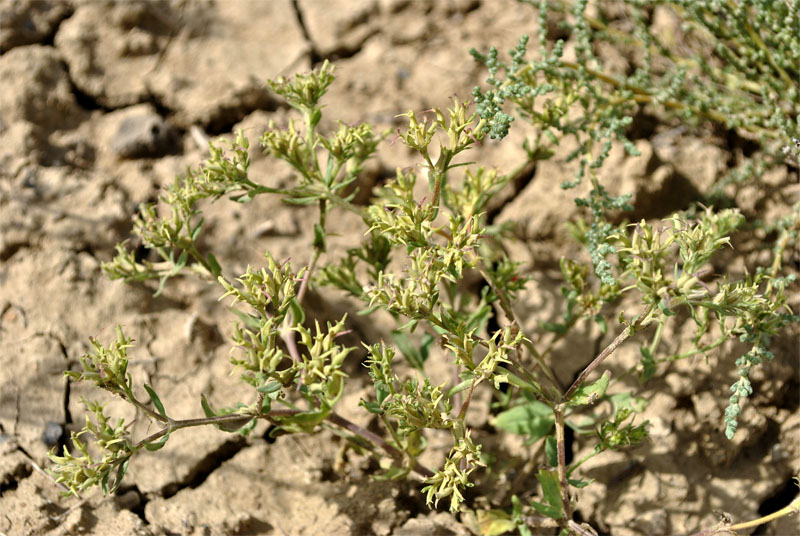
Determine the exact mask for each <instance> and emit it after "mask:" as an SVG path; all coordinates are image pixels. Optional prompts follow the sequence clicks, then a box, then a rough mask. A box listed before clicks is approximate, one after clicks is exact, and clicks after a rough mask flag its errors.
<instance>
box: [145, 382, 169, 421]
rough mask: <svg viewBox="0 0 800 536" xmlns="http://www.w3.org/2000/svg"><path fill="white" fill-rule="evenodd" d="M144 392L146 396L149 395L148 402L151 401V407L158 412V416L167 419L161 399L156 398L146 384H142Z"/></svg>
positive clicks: (154, 393)
mask: <svg viewBox="0 0 800 536" xmlns="http://www.w3.org/2000/svg"><path fill="white" fill-rule="evenodd" d="M144 390H145V391H147V394H148V395H150V400H152V401H153V405H154V406H155V407H156V409H157V410H158V413H159V415H161V416H162V417H164V418H166V419H168V418H169V417H167V413H166V412H165V411H164V404H162V403H161V399H160V398H158V395H157V394H156V392H155V391H153V388H152V387H150V386H149V385H147V384H144Z"/></svg>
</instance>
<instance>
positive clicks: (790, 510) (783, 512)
mask: <svg viewBox="0 0 800 536" xmlns="http://www.w3.org/2000/svg"><path fill="white" fill-rule="evenodd" d="M798 512H800V498H797V499H795V500H794V501H792V503H791V504H789V505H788V506H784V507H783V508H781V509H780V510H778V511H777V512H773V513H771V514H769V515H767V516H764V517H759V518H758V519H754V520H752V521H746V522H744V523H736V524H735V525H723V526H717V527H714V528H713V529H706V530H701V531H700V532H695V533H694V534H692V536H713V535H714V534H721V533H727V534H736V531H739V530H745V529H752V528H754V527H758V526H759V525H763V524H765V523H769V522H770V521H775V520H776V519H780V518H782V517H785V516H788V515H792V514H796V513H798Z"/></svg>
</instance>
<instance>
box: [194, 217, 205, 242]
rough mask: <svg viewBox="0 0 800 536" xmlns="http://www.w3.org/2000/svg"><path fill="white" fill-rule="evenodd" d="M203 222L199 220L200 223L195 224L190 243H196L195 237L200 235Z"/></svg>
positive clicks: (201, 219)
mask: <svg viewBox="0 0 800 536" xmlns="http://www.w3.org/2000/svg"><path fill="white" fill-rule="evenodd" d="M203 221H204V220H203V218H200V222H199V223H198V224H197V226H196V227H195V228H194V230H193V231H192V242H194V241H196V240H197V237H198V236H199V235H200V229H202V228H203Z"/></svg>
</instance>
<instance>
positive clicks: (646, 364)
mask: <svg viewBox="0 0 800 536" xmlns="http://www.w3.org/2000/svg"><path fill="white" fill-rule="evenodd" d="M639 352H640V353H641V354H642V372H641V373H640V374H639V381H640V382H641V383H644V382H646V381H647V380H649V379H650V378H652V377H653V375H654V374H655V373H656V360H655V359H653V354H652V353H651V352H650V349H649V348H648V347H647V346H642V347H641V348H639Z"/></svg>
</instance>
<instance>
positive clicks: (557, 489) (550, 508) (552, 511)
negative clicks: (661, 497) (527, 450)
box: [531, 469, 564, 519]
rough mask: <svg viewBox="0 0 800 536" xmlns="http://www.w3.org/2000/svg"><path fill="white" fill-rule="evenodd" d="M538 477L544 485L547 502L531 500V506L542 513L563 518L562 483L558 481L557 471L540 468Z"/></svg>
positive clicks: (543, 494) (543, 489) (543, 491)
mask: <svg viewBox="0 0 800 536" xmlns="http://www.w3.org/2000/svg"><path fill="white" fill-rule="evenodd" d="M536 479H537V480H538V481H539V484H541V486H542V496H543V497H544V500H545V501H546V502H547V504H541V503H537V502H536V501H531V506H533V507H534V508H536V510H537V511H539V512H540V513H541V514H544V515H546V516H548V517H551V518H553V519H561V517H562V516H563V515H564V510H563V505H562V504H561V484H560V483H559V481H558V475H557V474H556V471H548V470H546V469H539V472H538V473H537V475H536Z"/></svg>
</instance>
